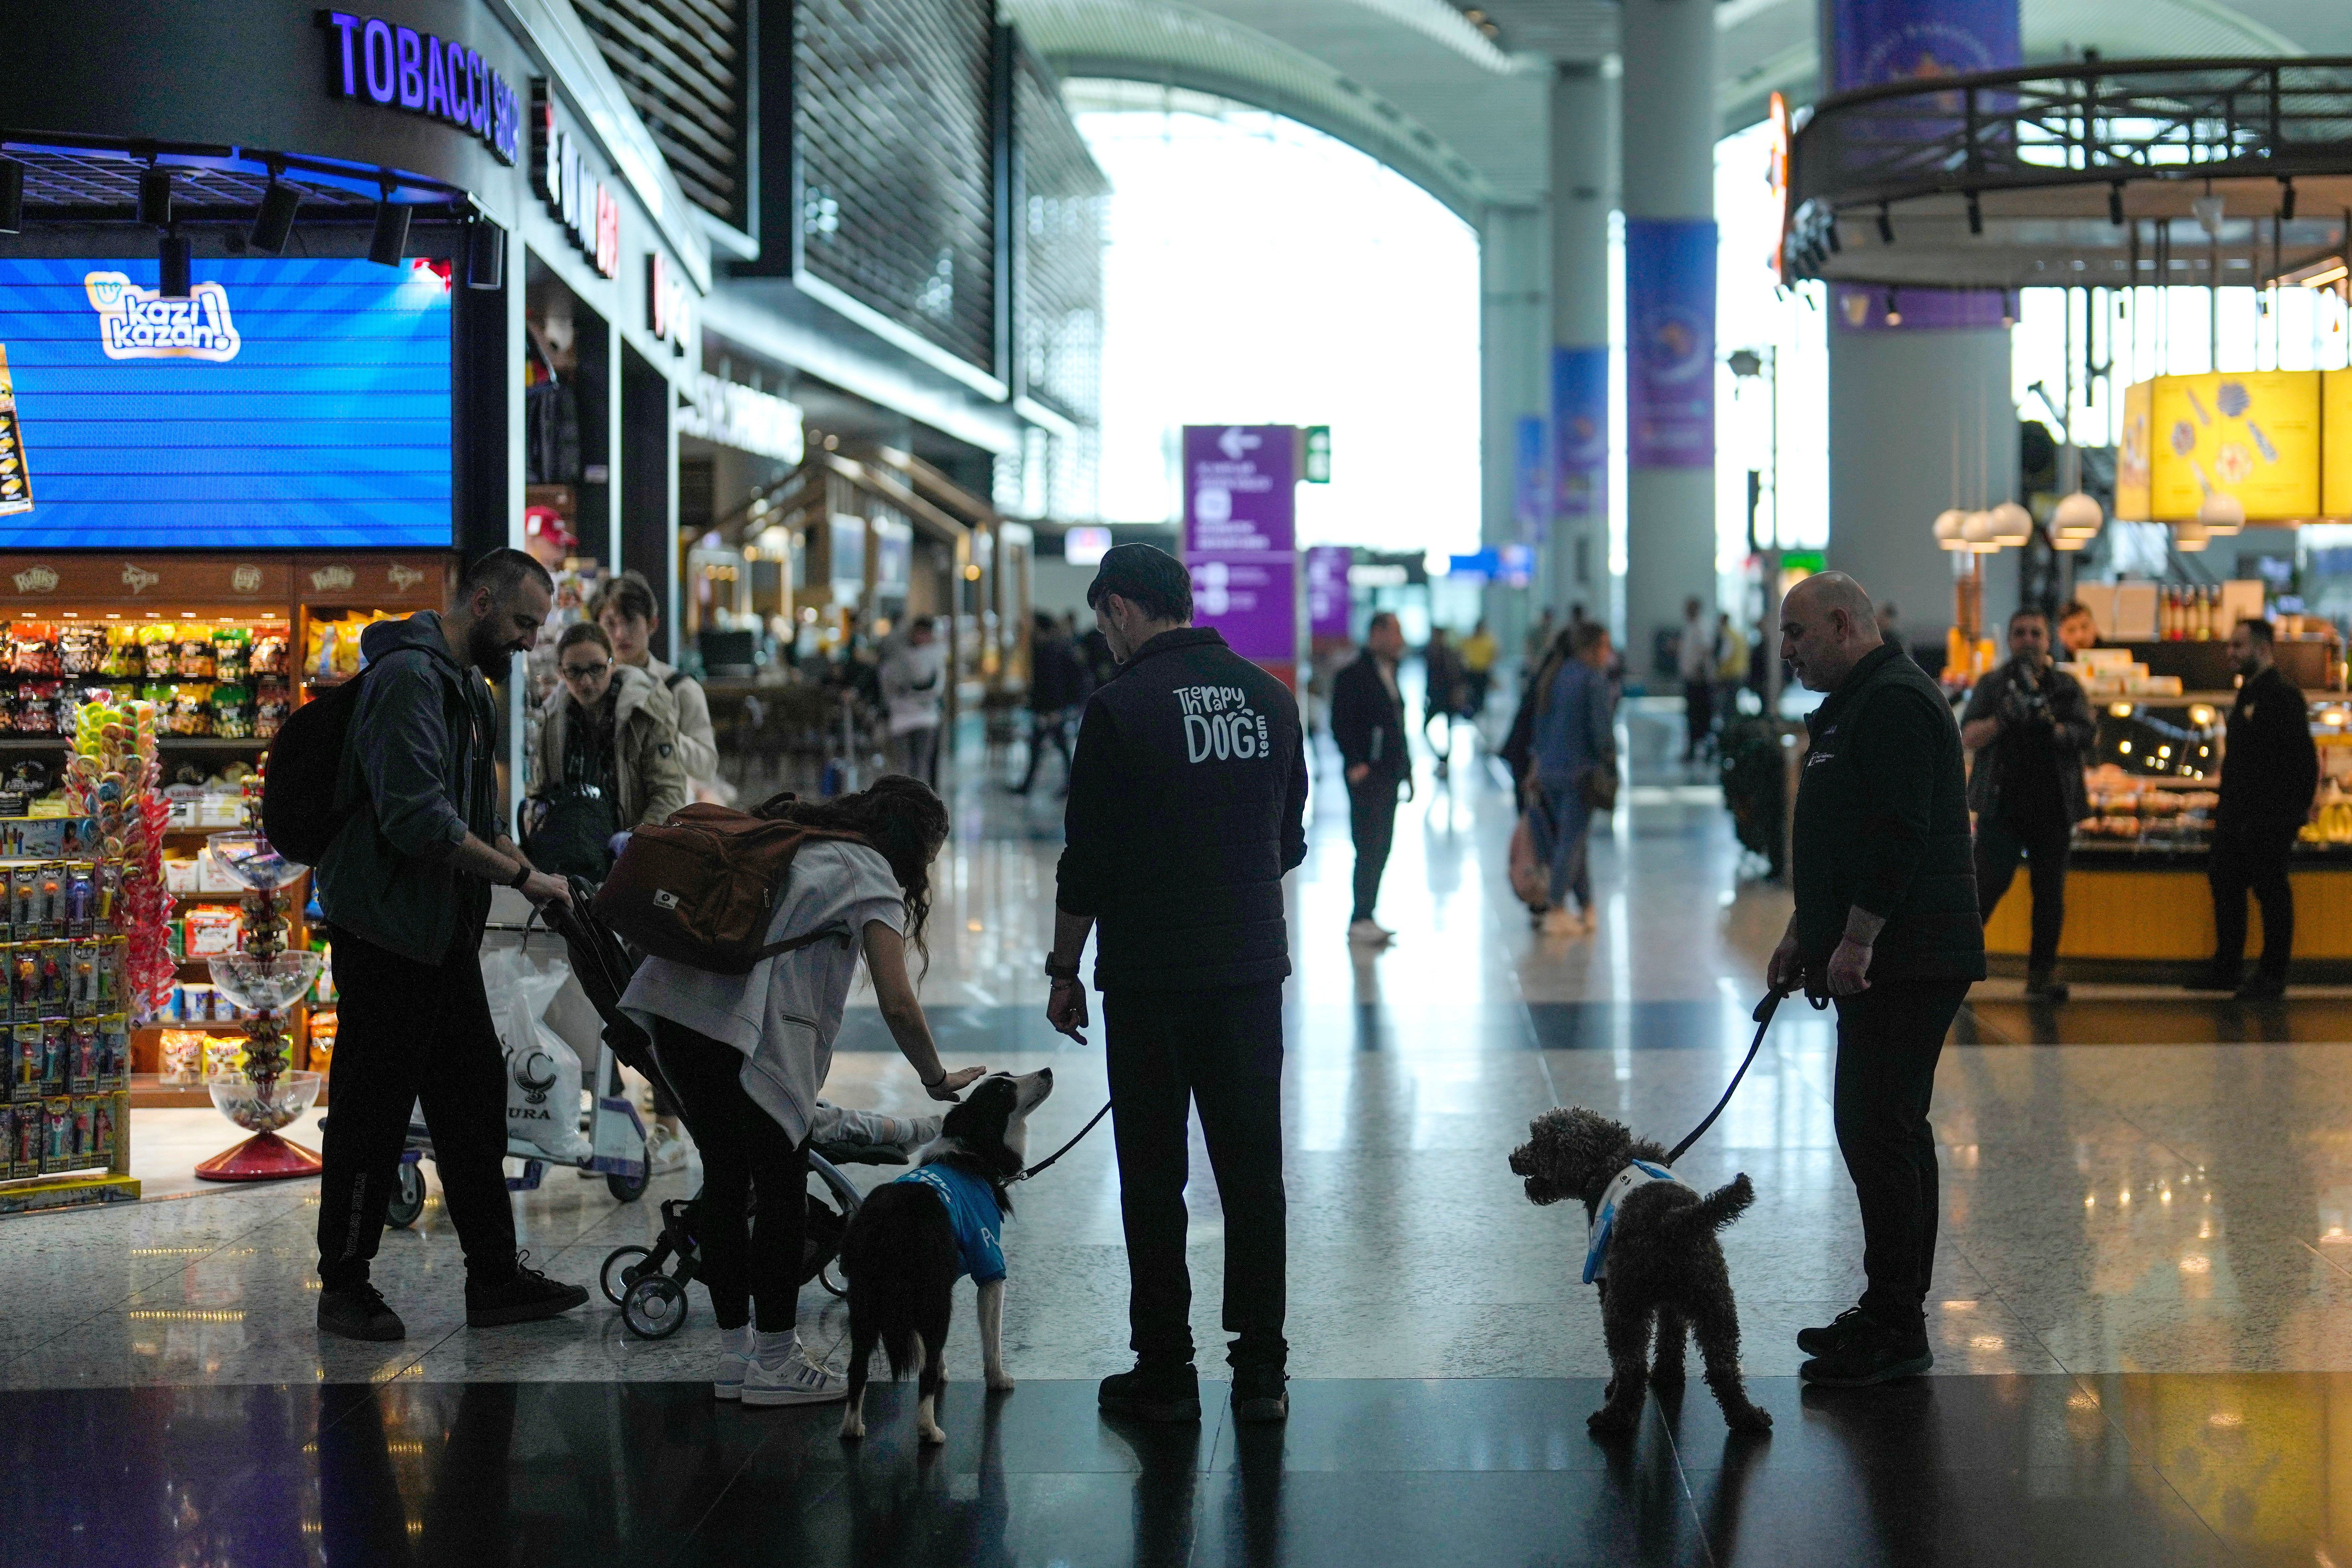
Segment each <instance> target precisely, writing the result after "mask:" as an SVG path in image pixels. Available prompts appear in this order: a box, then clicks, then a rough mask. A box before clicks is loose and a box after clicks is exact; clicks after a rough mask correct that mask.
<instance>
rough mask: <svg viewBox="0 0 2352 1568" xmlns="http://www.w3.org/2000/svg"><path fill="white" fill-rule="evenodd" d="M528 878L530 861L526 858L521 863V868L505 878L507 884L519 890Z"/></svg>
mask: <svg viewBox="0 0 2352 1568" xmlns="http://www.w3.org/2000/svg"><path fill="white" fill-rule="evenodd" d="M528 881H530V861H528V860H526V861H524V862H523V863H522V868H521V869H520V870H518V871H517V872H516V873H515V874H514V875H513V876H511V877H509V878H508V879H507V886H508V887H509V888H513V889H518V890H520V889H521V887H522V885H523V884H524V883H525V882H528Z"/></svg>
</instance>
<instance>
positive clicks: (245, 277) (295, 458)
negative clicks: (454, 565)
mask: <svg viewBox="0 0 2352 1568" xmlns="http://www.w3.org/2000/svg"><path fill="white" fill-rule="evenodd" d="M194 272H195V278H194V287H193V288H192V289H190V291H189V298H187V299H185V300H178V299H167V298H163V297H162V296H161V294H160V293H159V291H158V289H157V287H156V284H157V277H156V263H155V258H154V257H153V256H152V255H150V256H145V257H137V258H124V259H121V260H63V259H47V258H0V349H5V357H0V367H5V368H0V391H5V390H6V388H7V387H8V385H9V383H10V382H11V381H12V380H13V382H14V384H15V393H16V423H17V426H18V428H19V430H20V432H21V435H22V447H21V449H19V450H16V451H14V452H11V453H9V454H8V455H9V456H13V457H14V458H16V462H17V464H18V465H19V466H20V468H21V470H22V473H23V474H24V475H28V476H29V478H30V482H31V495H32V505H31V506H30V508H29V509H11V508H8V507H6V506H0V511H5V512H8V513H9V515H7V516H5V517H0V550H56V549H88V550H101V549H173V548H177V547H184V546H189V545H203V546H206V547H210V548H215V549H270V548H275V549H303V548H308V549H357V548H366V547H373V548H377V549H393V548H415V547H419V546H432V547H436V548H446V546H447V545H448V544H449V543H450V542H451V540H452V538H453V537H454V521H455V515H456V514H455V511H454V510H453V504H452V503H453V500H454V497H453V489H452V480H453V474H454V468H455V461H454V452H453V447H452V442H451V426H450V416H451V407H450V404H451V398H450V374H451V372H450V291H449V282H450V280H449V277H448V274H447V268H446V263H439V264H436V263H435V262H432V261H429V260H421V259H420V260H410V261H406V262H404V263H402V265H401V266H400V267H398V268H388V267H378V266H376V265H375V264H374V263H373V262H372V261H362V260H359V259H357V258H314V259H298V258H292V257H289V258H285V259H283V260H278V259H268V258H250V257H248V258H230V259H226V260H219V261H215V260H210V259H201V258H200V259H199V260H197V261H196V263H195V264H194ZM0 406H5V399H0ZM6 433H7V426H6V422H5V416H0V442H5V437H6ZM8 473H9V470H7V469H5V468H0V479H5V478H6V477H7V476H8ZM0 488H5V487H0ZM5 499H6V498H5V495H0V500H5Z"/></svg>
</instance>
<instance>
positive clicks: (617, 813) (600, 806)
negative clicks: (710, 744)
mask: <svg viewBox="0 0 2352 1568" xmlns="http://www.w3.org/2000/svg"><path fill="white" fill-rule="evenodd" d="M555 668H556V672H557V673H558V674H559V675H560V676H562V680H563V686H562V689H560V690H558V691H556V692H554V693H553V694H552V695H551V696H550V697H549V698H548V700H546V702H544V703H543V704H541V707H540V710H539V715H538V718H539V746H538V751H537V764H538V766H537V772H538V775H539V778H538V787H537V788H536V789H535V790H534V791H533V792H532V805H534V807H536V813H535V824H534V826H533V827H532V829H531V832H530V836H529V837H528V840H527V844H526V847H527V849H528V851H529V853H530V858H531V860H532V861H533V863H535V864H536V865H537V866H538V867H539V868H541V870H544V871H551V872H553V873H554V874H556V875H557V876H563V875H567V874H570V875H576V876H581V877H585V878H586V879H588V880H590V881H592V882H601V881H603V880H604V874H605V873H606V872H607V871H609V870H611V869H612V867H613V851H612V849H611V847H610V845H611V843H612V839H613V836H614V834H616V833H625V832H627V831H628V830H629V829H631V828H633V827H635V826H637V825H638V824H639V823H643V822H661V821H665V820H667V818H668V816H669V814H670V813H671V812H674V811H676V810H677V809H678V808H679V807H680V806H683V805H686V804H687V790H688V781H687V776H686V768H685V765H684V764H683V763H681V762H680V761H679V760H678V734H677V704H676V703H675V702H674V701H673V700H671V697H670V694H669V693H668V692H667V691H666V690H664V689H662V687H661V686H660V684H659V683H658V682H656V680H655V679H653V677H652V676H650V675H647V674H646V672H645V671H644V670H642V669H640V668H637V667H635V665H627V664H622V663H620V662H619V661H618V660H617V659H616V658H614V654H613V641H612V638H611V637H607V636H606V635H605V633H604V628H603V627H602V626H598V625H596V624H595V623H594V622H593V621H580V622H577V623H575V624H573V625H572V626H566V627H564V628H563V638H562V641H561V642H559V643H557V644H556V647H555Z"/></svg>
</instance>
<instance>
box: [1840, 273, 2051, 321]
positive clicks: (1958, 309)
mask: <svg viewBox="0 0 2352 1568" xmlns="http://www.w3.org/2000/svg"><path fill="white" fill-rule="evenodd" d="M1890 306H1891V307H1892V308H1891V309H1890V308H1889V307H1890ZM2009 309H2010V306H2009V296H2008V295H2007V294H2004V293H2003V292H2001V290H2000V289H1876V288H1873V287H1871V286H1870V285H1869V284H1866V283H1840V284H1838V285H1837V286H1836V287H1835V288H1833V289H1831V290H1830V320H1831V321H1834V322H1835V323H1837V330H1838V331H1842V332H1921V331H1927V332H1934V331H1954V330H1955V329H1960V328H1968V327H2003V326H2007V325H2008V324H2009V323H2008V322H2007V321H2004V320H2002V318H2003V317H2005V316H2007V315H2008V314H2009Z"/></svg>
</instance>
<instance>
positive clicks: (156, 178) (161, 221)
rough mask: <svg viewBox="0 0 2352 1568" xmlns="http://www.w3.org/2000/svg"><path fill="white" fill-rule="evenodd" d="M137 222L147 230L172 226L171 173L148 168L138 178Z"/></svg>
mask: <svg viewBox="0 0 2352 1568" xmlns="http://www.w3.org/2000/svg"><path fill="white" fill-rule="evenodd" d="M139 221H140V222H141V223H142V224H145V225H146V226H148V227H149V228H169V227H171V226H172V171H171V170H169V169H158V168H154V167H152V166H150V167H149V168H148V170H147V172H146V173H144V174H141V175H140V176H139Z"/></svg>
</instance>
